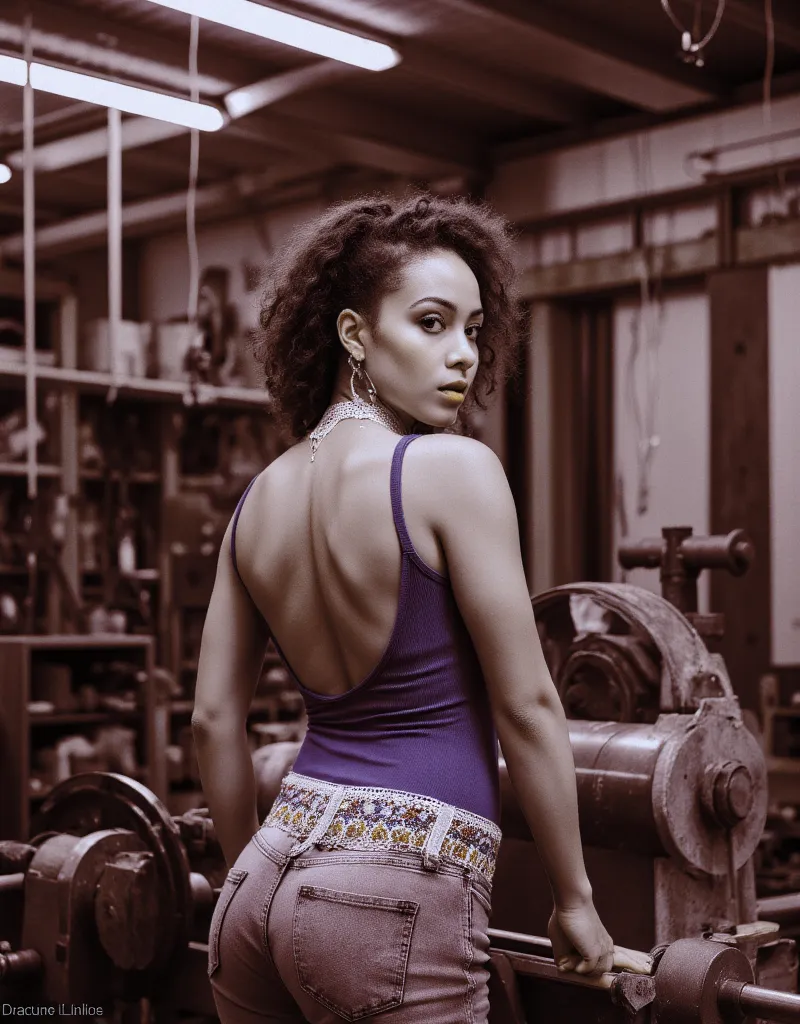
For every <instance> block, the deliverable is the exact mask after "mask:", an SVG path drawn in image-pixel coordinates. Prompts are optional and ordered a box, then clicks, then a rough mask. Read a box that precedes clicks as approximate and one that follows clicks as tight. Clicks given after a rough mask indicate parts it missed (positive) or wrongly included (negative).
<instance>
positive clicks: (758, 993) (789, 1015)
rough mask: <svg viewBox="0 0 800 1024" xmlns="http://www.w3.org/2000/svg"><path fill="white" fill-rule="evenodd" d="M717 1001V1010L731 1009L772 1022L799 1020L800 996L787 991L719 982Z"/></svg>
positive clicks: (786, 1023) (785, 1023)
mask: <svg viewBox="0 0 800 1024" xmlns="http://www.w3.org/2000/svg"><path fill="white" fill-rule="evenodd" d="M718 1000H719V1007H720V1010H722V1011H725V1010H733V1011H736V1012H738V1013H740V1014H741V1015H742V1016H743V1017H750V1016H753V1017H759V1018H761V1019H762V1020H770V1021H775V1022H776V1024H798V1022H800V996H798V995H795V994H794V993H791V992H778V991H776V990H775V989H771V988H761V987H760V986H759V985H743V984H742V983H741V981H723V982H722V984H721V985H720V987H719V995H718Z"/></svg>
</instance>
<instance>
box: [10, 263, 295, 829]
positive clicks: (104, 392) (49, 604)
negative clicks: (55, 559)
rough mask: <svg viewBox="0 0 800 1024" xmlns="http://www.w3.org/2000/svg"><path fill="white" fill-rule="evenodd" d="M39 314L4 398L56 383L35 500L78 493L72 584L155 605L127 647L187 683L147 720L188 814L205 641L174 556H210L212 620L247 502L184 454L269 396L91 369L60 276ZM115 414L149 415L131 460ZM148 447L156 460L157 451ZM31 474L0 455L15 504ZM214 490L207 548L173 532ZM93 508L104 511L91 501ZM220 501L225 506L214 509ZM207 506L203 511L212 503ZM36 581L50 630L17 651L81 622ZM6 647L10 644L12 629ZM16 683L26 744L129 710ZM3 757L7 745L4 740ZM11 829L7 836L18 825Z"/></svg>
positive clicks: (132, 626)
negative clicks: (30, 347) (208, 423)
mask: <svg viewBox="0 0 800 1024" xmlns="http://www.w3.org/2000/svg"><path fill="white" fill-rule="evenodd" d="M4 297H5V298H6V299H11V300H12V301H13V302H17V303H18V302H19V300H21V299H22V297H23V283H22V277H21V275H18V274H15V273H13V272H9V271H5V270H0V301H3V299H4ZM37 310H38V311H39V312H37V318H38V322H39V323H40V325H41V330H40V331H38V332H37V334H39V335H40V336H39V337H37V346H38V347H37V358H36V361H35V364H34V365H33V366H32V367H30V368H29V367H28V366H27V365H26V363H25V361H24V353H22V356H23V358H19V354H17V355H15V357H14V358H13V359H12V358H8V349H5V350H2V349H0V396H5V399H4V401H5V408H12V407H13V408H19V407H20V406H21V405H22V402H23V401H24V392H23V389H24V387H25V383H26V378H27V375H28V374H30V375H31V376H32V377H33V379H34V380H35V383H36V390H37V395H41V394H42V393H43V392H51V393H53V394H55V395H57V396H58V398H57V405H58V416H57V428H56V429H54V430H53V431H52V432H51V436H49V437H48V440H47V444H46V446H43V447H42V449H40V451H39V452H38V453H37V454H38V455H39V456H41V457H42V461H41V462H37V464H36V467H35V475H36V480H37V483H39V484H40V486H39V487H38V488H37V489H38V493H39V497H38V498H37V501H39V502H43V503H49V502H52V500H53V498H54V497H55V495H56V494H61V495H64V496H65V497H66V505H67V512H66V523H65V524H64V542H63V544H62V547H61V550H60V558H59V562H60V565H61V567H62V569H63V572H64V576H65V578H66V580H67V582H68V585H69V587H70V588H71V589H72V590H73V591H74V593H75V594H76V595H77V596H78V598H79V599H80V600H82V601H83V602H84V604H85V606H86V607H87V608H91V607H92V606H98V605H105V604H107V603H108V602H109V601H110V602H111V603H112V604H113V603H114V601H115V600H116V601H117V602H119V601H121V600H122V598H120V597H119V593H120V589H119V588H120V587H121V588H122V589H123V590H125V591H126V595H127V597H128V598H130V595H131V594H136V593H139V595H140V597H141V595H142V592H144V597H145V598H146V600H145V601H144V605H143V607H146V608H148V609H149V610H150V613H151V614H150V619H149V620H148V621H144V620H143V621H138V620H137V618H136V616H137V611H138V609H137V608H134V609H132V610H130V611H129V613H128V621H127V629H128V633H127V634H125V635H124V636H122V637H121V638H120V640H119V641H118V643H124V644H128V645H130V646H131V648H132V649H137V650H145V649H146V650H147V651H148V652H149V653H148V654H147V658H148V659H149V662H148V664H149V666H150V668H149V669H148V672H150V671H151V669H152V666H153V665H156V664H157V665H159V666H163V667H164V668H167V669H168V670H170V671H171V672H172V674H173V675H174V677H175V679H176V680H177V682H178V684H179V686H180V696H179V697H178V698H177V699H173V700H171V701H170V700H169V698H168V697H167V696H166V695H161V696H159V698H158V700H157V701H156V702H155V703H154V704H153V714H154V716H155V717H154V719H153V721H152V723H151V726H152V727H149V728H148V735H151V734H152V736H153V743H154V744H155V747H157V748H158V749H159V750H160V754H159V756H158V758H157V759H156V760H157V764H158V768H157V770H156V769H152V770H151V769H150V768H148V772H149V777H152V778H153V780H154V784H153V785H151V786H150V788H152V789H154V790H155V791H156V792H157V793H158V795H159V796H162V797H163V798H164V799H165V800H166V801H167V803H168V804H169V805H170V809H173V810H174V812H178V811H180V810H181V809H182V807H183V806H193V805H197V804H199V803H201V802H202V793H201V791H200V789H199V779H198V778H197V773H196V763H195V761H194V753H193V748H192V745H191V735H190V733H191V730H190V728H189V727H190V719H191V712H192V707H193V699H192V697H193V693H194V682H195V675H196V671H197V653H198V651H197V649H196V648H197V647H198V644H197V643H195V644H194V649H192V645H189V647H188V648H187V647H186V645H185V644H184V637H185V628H186V627H185V616H184V615H183V611H182V610H181V609H182V608H183V607H184V606H183V605H181V601H182V600H183V597H182V596H181V595H180V594H177V593H176V572H175V564H176V560H177V561H178V562H180V560H181V558H182V557H183V556H187V555H188V556H189V557H190V558H194V559H195V560H197V559H199V563H198V564H205V565H206V567H207V570H208V571H207V572H206V574H205V575H206V578H205V592H204V593H205V596H204V599H203V601H201V602H200V604H199V605H197V604H196V605H195V606H194V611H195V612H196V613H197V614H199V615H201V616H202V614H203V611H204V608H207V607H208V596H209V595H210V586H211V585H212V584H213V577H214V572H215V569H216V554H217V550H218V541H219V538H220V537H221V531H222V530H223V529H224V525H225V522H226V521H227V514H226V511H225V503H226V502H228V503H230V501H231V500H232V501H233V502H234V503H235V499H236V498H238V494H233V493H231V487H232V486H233V490H235V489H236V487H237V486H238V477H237V478H236V482H235V483H233V484H232V481H231V479H230V478H226V477H225V476H224V475H223V474H222V473H221V472H219V471H218V470H217V468H216V466H215V465H199V464H197V465H189V464H186V465H184V464H183V463H184V461H185V460H186V448H185V446H184V449H183V451H182V437H183V434H184V433H185V431H186V430H187V429H188V430H189V432H190V434H191V436H192V445H194V443H195V434H194V431H195V427H196V424H197V422H198V419H202V418H203V417H207V416H211V417H212V419H213V418H214V417H216V418H218V419H219V420H220V421H221V422H223V423H230V418H231V417H237V416H242V415H245V416H247V415H248V414H249V415H252V416H254V417H257V418H259V419H262V420H263V418H264V417H265V416H268V412H269V400H268V396H267V394H266V393H265V392H264V391H263V390H261V389H257V388H246V387H214V386H211V385H207V384H197V385H195V386H192V385H191V384H190V383H189V382H187V381H177V380H159V379H151V378H149V377H148V378H130V377H123V376H119V375H115V374H112V373H101V372H96V371H93V370H85V369H80V368H79V365H78V334H79V328H78V307H77V301H76V299H75V296H74V295H73V294H72V293H71V291H70V289H69V288H68V287H67V286H66V285H65V284H63V283H61V282H57V281H47V280H46V279H45V278H43V277H41V278H37ZM44 310H46V313H45V312H43V311H44ZM45 327H46V328H47V329H46V330H45ZM42 338H44V340H42ZM42 345H44V349H42V348H41V346H42ZM114 416H118V417H119V419H118V421H116V422H118V423H119V424H123V423H127V422H128V420H129V419H130V418H131V417H133V418H137V422H139V423H140V424H141V427H142V429H141V432H140V433H136V432H135V431H134V447H133V457H130V458H128V457H126V456H128V455H130V452H127V451H125V450H123V444H122V439H121V431H119V430H117V429H115V427H114V423H115V421H114V420H113V417H114ZM90 420H94V421H98V422H100V423H102V424H103V425H104V426H103V429H101V430H98V431H96V432H95V433H96V435H97V436H96V437H95V441H96V445H95V448H96V449H97V452H96V454H97V458H95V459H94V460H93V461H89V460H87V461H84V458H83V457H82V454H85V451H86V446H85V445H84V444H83V442H82V436H81V424H83V423H86V422H89V421H90ZM267 424H268V421H266V423H262V427H261V429H266V430H267V431H268V430H269V427H268V425H267ZM56 435H57V436H56ZM45 451H46V453H47V456H46V457H45ZM189 451H190V452H191V446H189ZM147 453H149V458H147V457H145V456H146V455H147ZM189 462H191V459H190V460H189ZM27 475H28V466H27V462H25V461H22V460H20V461H16V462H14V461H9V460H8V459H5V460H4V459H3V458H2V456H0V494H2V492H3V491H4V490H9V489H10V490H11V492H12V493H13V495H14V500H15V501H17V502H20V501H23V500H26V492H25V481H26V478H27ZM248 479H249V478H248ZM246 483H247V480H242V482H241V488H240V490H239V493H241V491H243V490H244V487H245V486H246ZM206 495H207V496H210V497H211V498H213V499H214V500H213V502H209V504H208V510H209V515H208V517H207V518H208V519H209V520H211V519H215V520H217V521H215V523H214V530H213V535H209V536H208V537H206V538H205V543H203V544H202V545H201V544H200V542H199V540H198V538H193V539H191V540H189V539H187V531H185V530H184V522H183V520H182V519H180V517H179V528H178V530H177V532H174V535H173V536H170V522H169V514H168V508H169V506H170V503H176V502H177V503H178V504H180V503H181V502H182V501H187V500H188V501H194V502H196V503H200V505H202V502H203V501H204V500H205V499H204V497H203V496H206ZM217 499H219V501H217ZM123 501H125V502H126V505H127V508H128V509H129V510H130V513H131V519H132V521H133V522H134V524H135V525H134V527H133V529H135V530H138V532H137V534H136V567H135V569H134V570H133V571H132V572H125V573H122V572H120V570H119V567H118V565H117V559H116V553H117V552H116V549H114V550H112V548H113V544H112V538H113V526H114V523H115V519H114V516H116V515H117V514H118V509H119V508H120V506H121V505H122V503H123ZM90 505H94V506H95V508H94V509H90V507H89V506H90ZM212 505H219V507H218V508H212ZM109 509H111V511H110V512H109ZM230 511H232V508H231V509H230ZM91 513H94V515H95V520H94V523H93V525H92V526H91V530H92V531H93V533H91V532H90V531H89V530H87V529H86V523H87V521H88V520H87V518H86V517H87V516H90V515H91ZM137 513H138V515H137ZM199 515H200V517H201V518H202V510H201V512H200V513H199ZM82 525H83V527H84V529H83V532H82V530H81V527H82ZM87 545H89V546H91V557H87ZM201 546H202V547H203V548H204V549H207V550H205V554H199V553H198V549H199V548H200V547H201ZM16 558H17V560H16V561H15V562H9V561H8V560H7V559H4V558H3V557H2V551H0V592H2V591H6V592H7V593H12V592H13V593H15V594H17V595H21V596H23V597H24V595H25V594H26V593H27V589H26V588H27V587H28V584H29V580H30V579H31V576H30V574H29V570H28V567H27V564H26V560H25V556H24V552H22V553H20V552H18V553H17V556H16ZM36 579H37V582H38V585H39V591H40V598H39V600H38V602H37V609H36V611H37V615H36V624H35V628H34V632H36V633H37V634H38V633H41V634H42V635H41V636H38V635H37V636H35V637H29V638H27V639H26V638H19V637H9V638H8V640H9V645H10V646H9V649H10V650H11V649H15V650H22V649H23V648H24V645H25V643H29V644H30V646H29V647H28V648H26V649H27V650H29V651H31V652H32V651H38V650H39V649H40V648H41V649H45V648H46V645H47V644H48V643H50V642H51V641H55V640H56V639H59V638H61V639H62V640H63V637H64V636H65V635H67V634H72V633H74V632H76V631H77V630H78V624H77V622H76V621H75V619H74V617H73V616H71V615H70V613H69V609H68V607H67V604H66V602H65V601H64V600H63V594H62V592H61V590H60V588H59V586H58V584H57V582H56V581H55V580H54V579H53V574H52V573H46V572H45V571H44V570H42V569H40V570H38V571H37V575H36ZM114 587H117V597H116V598H114V597H111V596H110V593H111V591H112V590H113V589H114ZM42 595H43V596H42ZM133 603H135V602H133ZM190 604H191V601H190ZM133 633H142V634H145V633H146V634H147V635H146V636H145V635H142V636H137V635H132V634H133ZM196 639H197V638H196V637H195V640H196ZM0 643H3V638H2V637H0ZM70 643H71V644H73V645H74V649H75V650H78V649H79V648H80V649H84V650H96V649H100V648H103V645H104V644H107V643H108V641H107V640H105V639H103V638H99V639H98V637H96V636H93V635H90V634H88V635H87V634H83V635H76V636H74V637H72V639H71V641H70ZM15 644H16V645H17V647H16V648H15V647H14V645H15ZM20 644H22V647H20V646H19V645H20ZM36 657H41V655H39V654H36V655H33V654H31V655H30V657H29V658H28V661H29V662H30V660H31V658H33V659H34V660H35V658H36ZM276 664H277V658H276V657H273V656H271V657H269V658H268V659H267V662H266V663H265V669H266V670H268V669H269V668H271V667H272V668H274V667H275V665H276ZM26 672H27V677H29V676H30V668H28V669H26V670H25V671H22V669H19V672H18V675H19V676H20V678H23V677H26V675H25V673H26ZM27 677H26V678H27ZM10 680H11V677H10V676H9V675H8V674H7V672H6V669H5V667H4V668H3V670H2V674H0V716H5V719H6V721H5V724H4V723H3V720H2V717H0V729H5V730H6V731H8V729H9V725H8V716H9V714H11V712H12V711H13V715H14V716H16V717H15V718H14V719H13V720H14V721H16V722H18V723H22V724H21V726H20V729H19V735H20V736H21V737H24V739H20V741H19V742H20V743H21V744H29V737H30V736H31V735H33V736H34V737H35V736H38V734H39V733H41V732H42V731H44V732H47V731H48V730H51V731H52V730H56V731H58V730H61V731H63V730H65V729H66V730H68V729H70V728H75V729H76V730H79V731H80V730H87V729H90V728H97V727H99V726H102V725H104V724H108V723H109V722H110V721H111V720H112V719H114V720H117V721H119V720H120V719H121V715H120V714H119V713H115V716H113V715H112V719H109V718H108V717H107V716H106V713H105V712H102V713H101V712H99V711H95V712H83V713H80V715H78V714H77V713H76V715H75V717H74V718H71V717H70V715H69V714H68V713H62V712H55V713H53V714H49V715H44V716H41V717H39V718H36V719H35V720H34V719H33V718H32V717H31V716H25V715H23V711H22V710H20V702H21V701H22V698H21V697H20V691H19V686H20V685H21V684H19V683H14V682H13V681H10ZM15 694H16V696H15ZM153 699H154V700H155V698H153ZM23 703H24V702H23ZM279 703H280V702H279V701H278V700H277V696H276V694H274V693H273V694H271V695H269V696H268V697H259V699H257V700H256V701H255V702H254V705H253V708H252V710H251V717H252V720H253V722H261V723H265V722H270V721H272V722H275V721H276V720H277V718H278V717H279V713H278V710H277V709H278V706H279ZM148 707H149V705H148ZM148 714H149V712H148ZM21 715H22V716H23V717H20V716H21ZM187 728H188V734H187ZM177 746H180V747H181V748H182V750H183V757H182V770H178V771H175V770H174V769H175V764H174V759H173V762H170V764H167V759H168V748H173V750H172V753H173V754H174V748H176V747H177ZM155 747H154V748H153V749H150V751H149V753H148V755H147V758H146V761H145V763H146V764H147V765H150V764H151V763H152V762H153V758H154V757H155V755H154V752H153V750H154V749H155ZM15 749H16V748H15ZM30 750H31V748H30V746H29V745H28V746H25V748H24V750H23V749H22V748H21V747H20V748H19V749H18V751H17V754H18V756H16V757H15V759H16V760H19V761H20V763H23V764H26V765H27V764H29V763H30V759H29V758H30ZM0 756H8V755H7V753H4V752H3V751H2V750H0ZM170 778H172V782H170ZM148 785H150V783H148ZM26 793H27V791H26ZM29 802H30V801H29V799H28V797H27V795H26V798H25V800H23V801H22V803H21V804H20V803H19V797H18V798H17V803H16V805H15V806H16V810H15V811H14V812H13V814H12V812H11V811H9V812H8V813H7V815H6V818H4V819H3V820H6V819H7V820H6V824H5V825H3V827H4V828H6V829H12V830H16V833H15V834H16V835H22V834H23V833H24V830H25V828H27V821H28V818H27V817H26V812H27V810H28V809H29V808H28V804H29ZM4 814H5V812H4ZM2 835H3V836H4V837H5V836H7V835H9V833H8V832H6V833H2Z"/></svg>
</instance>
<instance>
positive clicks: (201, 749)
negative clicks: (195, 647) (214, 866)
mask: <svg viewBox="0 0 800 1024" xmlns="http://www.w3.org/2000/svg"><path fill="white" fill-rule="evenodd" d="M230 533H231V526H230V525H229V526H228V529H227V530H226V532H225V537H224V538H223V541H222V547H221V548H220V553H219V560H218V562H217V576H216V580H215V581H214V590H213V592H212V594H211V601H210V602H209V606H208V612H207V614H206V620H205V625H204V627H203V639H202V643H201V645H200V661H199V664H198V668H197V687H196V690H195V701H194V710H193V712H192V730H193V733H194V740H195V748H196V750H197V761H198V766H199V768H200V779H201V782H202V785H203V793H204V795H205V798H206V801H207V803H208V808H209V812H210V814H211V818H212V820H213V822H214V827H215V829H216V833H217V838H218V840H219V843H220V846H221V847H222V852H223V854H224V856H225V861H226V863H227V865H228V867H230V866H231V865H232V864H233V863H234V861H235V860H236V858H237V857H238V856H239V854H240V853H241V852H242V850H243V849H244V848H245V846H246V845H247V844H248V842H249V841H250V839H251V838H252V836H253V834H254V833H255V832H256V831H258V826H259V821H258V814H257V811H256V786H255V775H254V773H253V762H252V758H251V755H250V749H249V747H248V744H247V713H248V711H249V709H250V704H251V703H252V700H253V692H254V690H255V687H256V684H257V683H258V677H259V673H260V671H261V666H262V663H263V661H264V654H265V650H266V645H267V639H268V635H267V630H266V626H265V624H264V620H263V618H262V616H261V615H260V613H259V612H258V610H257V608H256V607H255V605H254V604H253V602H252V601H251V599H250V596H249V595H248V593H247V591H246V590H245V588H244V586H243V584H242V582H241V580H240V579H239V577H238V575H237V574H236V570H235V569H234V567H233V562H232V560H231V554H230Z"/></svg>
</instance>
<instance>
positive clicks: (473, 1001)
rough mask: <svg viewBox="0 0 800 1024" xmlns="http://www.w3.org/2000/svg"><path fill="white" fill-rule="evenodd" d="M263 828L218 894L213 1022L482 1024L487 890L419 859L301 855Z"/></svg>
mask: <svg viewBox="0 0 800 1024" xmlns="http://www.w3.org/2000/svg"><path fill="white" fill-rule="evenodd" d="M298 845H299V844H298V843H297V840H295V839H294V838H293V837H292V836H291V835H289V834H288V833H287V832H284V831H283V830H281V829H279V828H274V827H271V826H267V825H262V827H261V828H260V829H259V831H258V832H256V834H255V835H254V836H253V838H252V839H251V840H250V842H249V843H248V845H247V846H246V847H245V849H244V850H243V851H242V853H241V854H240V856H239V857H238V859H237V861H236V863H235V865H234V866H233V867H232V868H231V870H230V871H229V872H228V876H227V878H226V880H225V883H224V885H223V887H222V891H221V892H220V896H219V900H218V902H217V905H216V907H215V909H214V916H213V918H212V921H211V928H210V932H209V949H208V974H209V978H210V980H211V986H212V990H213V993H214V1000H215V1002H216V1005H217V1012H218V1014H219V1018H220V1021H221V1022H222V1024H255V1022H256V1021H258V1022H261V1024H263V1022H265V1021H271V1022H274V1024H334V1022H339V1021H342V1020H374V1021H383V1022H385V1024H390V1022H391V1024H486V1020H487V1017H488V1013H489V994H488V982H489V972H488V968H487V964H488V961H489V937H488V932H487V929H488V926H489V910H490V900H491V885H490V883H489V882H488V881H487V880H486V878H485V877H484V876H483V875H482V874H480V873H478V872H476V871H473V870H472V869H470V868H465V867H463V866H462V865H458V864H455V863H450V862H448V861H446V860H444V859H442V860H439V861H438V864H437V865H436V866H434V868H433V869H431V868H425V867H423V863H422V855H421V854H420V853H417V852H412V851H409V852H402V853H396V852H393V851H388V850H374V851H366V850H346V849H339V850H330V849H324V848H323V849H320V848H318V847H316V846H311V847H310V848H308V849H306V850H304V851H303V852H300V853H292V851H293V848H294V847H296V846H298Z"/></svg>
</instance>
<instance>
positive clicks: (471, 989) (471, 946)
mask: <svg viewBox="0 0 800 1024" xmlns="http://www.w3.org/2000/svg"><path fill="white" fill-rule="evenodd" d="M464 896H465V905H466V911H467V916H466V929H465V936H464V937H465V939H466V942H465V947H466V964H465V967H464V971H465V974H466V976H467V995H466V1000H467V1006H466V1010H467V1016H466V1020H467V1022H468V1024H475V1013H474V1008H475V1007H474V1002H475V1000H474V995H475V979H474V978H473V976H472V962H473V960H474V959H475V943H474V939H473V935H472V879H471V878H470V876H469V872H467V871H465V872H464Z"/></svg>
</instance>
